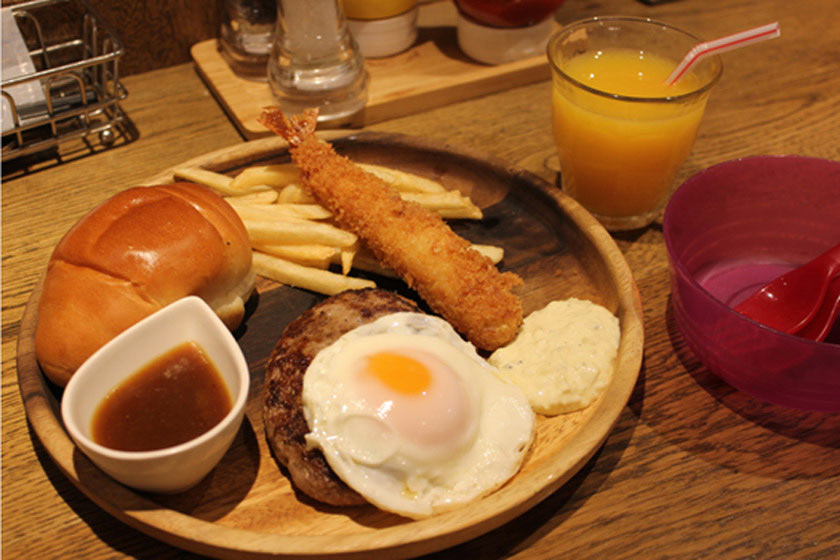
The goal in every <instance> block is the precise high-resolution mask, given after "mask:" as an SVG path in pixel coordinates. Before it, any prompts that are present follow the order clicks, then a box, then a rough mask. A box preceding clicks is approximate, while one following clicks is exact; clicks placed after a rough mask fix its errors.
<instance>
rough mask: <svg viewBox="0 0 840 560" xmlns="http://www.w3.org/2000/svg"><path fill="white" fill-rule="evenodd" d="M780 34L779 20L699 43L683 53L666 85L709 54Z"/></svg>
mask: <svg viewBox="0 0 840 560" xmlns="http://www.w3.org/2000/svg"><path fill="white" fill-rule="evenodd" d="M780 34H781V30H780V29H779V22H774V23H769V24H767V25H762V26H760V27H756V28H754V29H747V30H746V31H741V32H740V33H735V34H734V35H729V36H727V37H721V38H720V39H715V40H714V41H708V42H705V43H700V44H699V45H696V46H695V47H694V48H692V49H691V50H690V51H688V54H686V55H685V57H684V58H683V59H682V61H681V62H680V63H679V64H678V65H677V67H676V68H674V71H673V72H671V75H670V76H668V79H667V80H666V83H667V84H668V85H673V84H675V83H676V82H677V80H679V79H680V78H682V77H683V75H685V73H686V72H688V71H689V70H690V69H691V67H692V66H694V65H695V64H697V63H698V62H700V61H701V60H703V59H704V58H705V57H707V56H709V55H712V54H720V53H722V52H726V51H731V50H732V49H737V48H740V47H745V46H747V45H752V44H753V43H758V42H759V41H766V40H767V39H773V38H775V37H778V36H779V35H780Z"/></svg>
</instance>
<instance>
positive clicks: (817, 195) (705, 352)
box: [663, 156, 840, 412]
mask: <svg viewBox="0 0 840 560" xmlns="http://www.w3.org/2000/svg"><path fill="white" fill-rule="evenodd" d="M663 227H664V233H665V244H666V246H667V248H668V257H669V259H670V264H671V305H672V306H673V310H674V319H675V322H676V325H677V327H678V328H679V330H680V331H681V332H682V334H683V336H684V337H685V340H686V343H687V344H688V346H689V347H690V348H691V349H692V351H693V352H694V353H695V354H696V355H697V357H698V359H699V360H700V361H701V362H702V363H703V364H704V365H705V366H706V367H707V368H708V369H709V370H710V371H712V372H713V373H715V374H716V375H718V376H719V377H721V378H722V379H724V380H725V381H727V382H728V383H729V384H731V385H732V386H734V387H735V388H737V389H739V390H741V391H743V392H745V393H747V394H750V395H752V396H754V397H757V398H760V399H763V400H766V401H768V402H772V403H775V404H780V405H785V406H789V407H793V408H800V409H805V410H817V411H825V412H835V411H840V340H837V338H838V336H837V333H838V331H840V329H838V328H835V329H834V330H833V332H832V334H830V335H829V338H828V339H827V342H821V343H820V342H813V341H809V340H805V339H802V338H799V337H796V336H793V335H789V334H785V333H782V332H779V331H777V330H774V329H771V328H769V327H765V326H763V325H760V324H759V323H757V322H755V321H752V320H750V319H747V318H746V317H744V316H743V315H741V314H739V313H737V312H735V311H733V310H732V309H731V306H733V305H735V304H737V303H738V302H740V301H741V300H742V299H743V298H745V297H746V296H748V295H749V294H750V293H752V292H753V291H755V290H756V289H758V288H759V287H760V286H762V285H763V284H764V283H766V282H767V281H769V280H771V279H772V278H775V277H776V276H778V275H780V274H782V273H783V272H786V271H787V270H790V269H791V268H794V267H796V266H798V265H800V264H802V263H804V262H806V261H808V260H810V259H811V258H813V257H815V256H817V255H818V254H820V253H822V252H823V251H825V250H826V249H828V248H829V247H831V246H833V245H835V244H836V243H838V242H840V162H835V161H828V160H822V159H816V158H807V157H799V156H757V157H750V158H745V159H740V160H735V161H730V162H726V163H722V164H719V165H716V166H714V167H710V168H709V169H706V170H704V171H702V172H700V173H698V174H697V175H695V176H693V177H691V178H690V179H688V180H687V181H686V182H685V183H683V185H682V186H680V188H679V189H677V191H676V192H675V193H674V195H673V196H672V197H671V200H670V201H669V203H668V206H667V207H666V209H665V219H664V225H663Z"/></svg>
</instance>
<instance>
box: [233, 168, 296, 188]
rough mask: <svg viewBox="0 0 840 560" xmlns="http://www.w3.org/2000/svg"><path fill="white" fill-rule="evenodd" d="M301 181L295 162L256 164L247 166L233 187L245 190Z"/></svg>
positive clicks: (234, 180)
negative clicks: (259, 186)
mask: <svg viewBox="0 0 840 560" xmlns="http://www.w3.org/2000/svg"><path fill="white" fill-rule="evenodd" d="M299 181H300V172H299V171H298V168H297V167H296V166H295V164H293V163H282V164H279V165H255V166H253V167H246V168H245V169H243V170H242V171H240V172H239V174H238V175H236V177H234V178H233V181H232V182H231V185H230V186H231V188H232V189H236V190H239V191H243V190H245V189H248V188H252V187H255V186H258V185H268V186H270V187H284V186H286V185H288V184H289V183H297V182H299Z"/></svg>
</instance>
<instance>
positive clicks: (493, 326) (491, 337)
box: [259, 108, 522, 350]
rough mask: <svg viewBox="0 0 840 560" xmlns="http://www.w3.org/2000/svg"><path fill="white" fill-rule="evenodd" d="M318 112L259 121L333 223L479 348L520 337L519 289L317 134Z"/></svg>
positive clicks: (274, 114)
mask: <svg viewBox="0 0 840 560" xmlns="http://www.w3.org/2000/svg"><path fill="white" fill-rule="evenodd" d="M317 115H318V112H317V110H316V109H310V110H307V111H304V113H303V114H301V115H299V116H294V117H287V116H286V115H284V114H283V113H282V111H280V110H279V109H277V108H267V109H265V110H264V111H263V113H262V115H261V116H260V118H259V122H260V123H262V124H263V125H264V126H265V127H267V128H268V129H269V130H271V131H273V132H275V133H276V134H278V135H280V136H282V137H283V138H285V139H286V140H287V141H288V142H289V144H290V152H291V155H292V160H293V161H294V162H295V164H296V165H297V166H298V168H299V169H300V172H301V177H302V180H303V183H304V186H305V188H308V189H309V190H310V191H311V193H312V195H313V196H314V197H315V198H316V199H317V200H318V202H319V203H320V204H321V205H322V206H324V207H326V208H327V209H329V210H330V211H331V212H332V213H333V215H334V218H335V221H336V223H337V224H338V225H339V226H340V227H342V228H346V229H348V230H350V231H352V232H353V233H355V234H356V235H358V236H359V238H360V239H362V240H363V241H364V242H365V244H366V245H367V246H368V247H369V248H370V249H371V251H373V253H374V254H375V255H376V257H377V258H378V259H379V260H380V262H382V263H383V264H385V265H386V266H388V267H390V268H391V269H392V270H394V271H395V272H396V273H397V274H398V275H399V276H400V277H401V278H402V279H403V280H404V281H405V282H406V283H407V284H408V285H409V286H410V287H411V288H412V289H414V290H415V291H416V292H417V293H418V294H419V295H420V297H422V298H423V299H424V300H425V301H426V303H428V304H429V306H430V307H431V308H432V309H433V310H434V311H435V312H437V313H440V314H441V315H442V316H443V317H444V318H445V319H446V320H447V321H449V322H450V323H451V324H452V325H453V326H454V327H455V328H456V329H457V330H458V331H460V332H461V333H462V334H463V335H464V336H466V337H467V339H468V340H469V341H470V342H472V343H473V344H475V345H476V346H477V347H479V348H483V349H486V350H493V349H496V348H498V347H500V346H504V345H505V344H507V343H508V342H510V341H511V340H513V338H514V337H515V335H516V333H517V331H518V329H519V326H520V325H521V323H522V304H521V302H520V301H519V298H518V297H517V296H516V295H514V294H513V293H512V291H511V288H512V287H514V286H516V285H519V284H521V283H522V280H521V278H519V276H517V275H516V274H513V273H511V272H505V273H502V272H499V270H498V269H496V267H495V266H494V265H493V263H492V262H491V261H490V260H489V259H488V258H487V257H485V256H483V255H481V254H480V253H478V252H477V251H475V250H473V249H472V248H471V247H470V243H469V242H468V241H467V240H466V239H463V238H462V237H460V236H458V235H457V234H456V233H455V232H453V231H452V229H450V227H449V226H448V225H447V224H446V223H445V222H444V221H443V220H442V219H441V218H440V217H439V216H437V215H435V214H434V213H432V212H430V211H428V210H426V209H424V208H422V207H420V206H419V205H417V204H414V203H410V202H406V201H404V200H402V199H401V198H400V197H399V196H398V195H397V194H396V193H395V192H394V191H393V190H392V189H391V187H389V186H388V184H387V183H385V182H384V181H382V180H381V179H379V178H378V177H376V176H374V175H372V174H370V173H368V172H366V171H364V170H363V169H361V168H360V167H359V166H357V165H356V164H354V163H353V162H352V161H351V160H349V159H348V158H346V157H344V156H341V155H339V154H337V153H336V152H335V150H334V149H333V147H332V146H331V145H330V144H329V143H327V142H325V141H323V140H321V139H319V138H318V137H317V136H316V135H315V126H316V121H317Z"/></svg>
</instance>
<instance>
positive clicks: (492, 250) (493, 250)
mask: <svg viewBox="0 0 840 560" xmlns="http://www.w3.org/2000/svg"><path fill="white" fill-rule="evenodd" d="M472 248H473V249H475V250H476V251H478V252H479V253H481V254H482V255H484V256H485V257H487V258H488V259H490V261H491V262H492V263H493V264H499V263H500V262H502V259H503V258H505V250H504V249H503V248H501V247H499V246H497V245H481V244H474V245H473V246H472Z"/></svg>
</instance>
